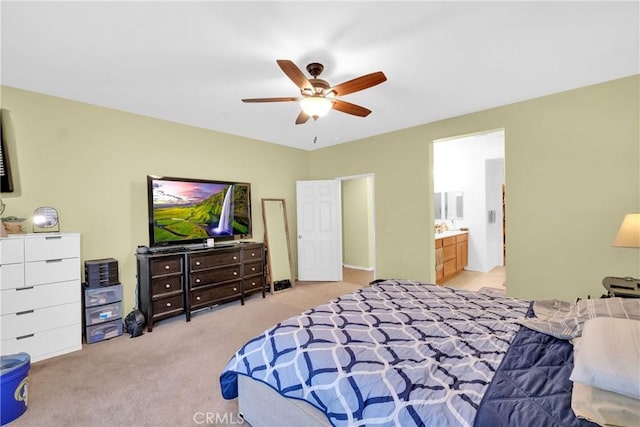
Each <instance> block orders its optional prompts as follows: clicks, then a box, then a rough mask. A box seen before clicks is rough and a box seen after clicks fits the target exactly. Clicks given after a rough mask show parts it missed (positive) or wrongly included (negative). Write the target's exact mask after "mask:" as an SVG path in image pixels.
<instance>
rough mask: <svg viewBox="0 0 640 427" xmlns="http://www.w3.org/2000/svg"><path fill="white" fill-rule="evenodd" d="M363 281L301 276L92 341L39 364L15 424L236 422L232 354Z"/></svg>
mask: <svg viewBox="0 0 640 427" xmlns="http://www.w3.org/2000/svg"><path fill="white" fill-rule="evenodd" d="M364 284H366V283H359V284H358V283H347V282H334V283H316V282H306V283H305V282H302V283H300V284H299V285H297V286H296V287H295V288H293V289H291V290H286V291H282V292H279V293H277V294H275V295H267V298H266V299H262V297H261V295H259V294H254V295H253V296H251V297H250V298H249V299H248V300H247V301H246V304H245V305H244V306H241V305H240V302H232V303H229V304H226V305H223V306H221V307H219V308H216V309H213V310H210V311H209V310H207V311H201V312H198V313H195V314H194V315H193V316H192V319H191V322H189V323H187V322H185V321H184V316H181V317H176V318H173V319H168V320H165V321H161V322H158V323H157V324H156V325H154V328H153V332H151V333H149V332H146V329H145V333H144V335H142V336H140V337H137V338H130V337H129V336H128V335H123V336H121V337H117V338H114V339H111V340H108V341H102V342H99V343H95V344H89V345H86V344H85V345H84V346H83V349H82V350H81V351H78V352H75V353H71V354H67V355H63V356H59V357H56V358H52V359H48V360H44V361H42V362H37V363H34V364H33V365H32V367H31V371H30V384H29V406H28V410H27V412H26V413H25V414H24V415H22V416H21V417H20V418H18V419H17V420H15V421H14V422H12V423H11V424H10V425H11V427H21V426H54V425H55V426H83V427H85V426H191V425H203V424H209V425H211V424H216V425H224V422H222V421H224V420H227V421H228V423H227V424H230V425H237V424H238V422H239V420H238V418H237V411H238V405H237V400H233V401H227V400H224V399H223V398H222V396H221V394H220V385H219V376H220V373H221V372H222V369H223V368H224V366H225V365H226V364H227V362H228V361H229V359H230V358H231V356H232V355H233V353H234V352H235V351H236V350H237V349H238V348H239V347H240V346H242V345H243V344H244V343H245V342H246V341H247V340H249V339H251V338H253V337H254V336H256V335H258V334H259V333H261V332H262V331H264V330H265V329H266V328H268V327H270V326H271V325H273V324H275V323H277V322H278V321H281V320H284V319H286V318H288V317H291V316H293V315H295V314H297V313H299V312H301V311H304V310H305V309H307V308H310V307H313V306H316V305H318V304H322V303H324V302H326V301H328V300H330V299H333V298H335V297H337V296H340V295H344V294H347V293H350V292H353V291H354V290H356V289H358V288H360V287H361V286H362V285H364ZM205 417H209V420H210V422H208V423H205V421H206V418H205ZM214 421H217V422H214Z"/></svg>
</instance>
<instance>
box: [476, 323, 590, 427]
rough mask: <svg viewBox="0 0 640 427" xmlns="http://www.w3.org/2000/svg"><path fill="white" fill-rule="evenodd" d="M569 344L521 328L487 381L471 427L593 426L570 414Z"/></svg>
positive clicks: (571, 351) (571, 361)
mask: <svg viewBox="0 0 640 427" xmlns="http://www.w3.org/2000/svg"><path fill="white" fill-rule="evenodd" d="M572 369H573V345H572V344H571V343H570V342H569V341H567V340H561V339H558V338H555V337H553V336H551V335H546V334H543V333H540V332H536V331H533V330H531V329H527V328H525V327H522V328H521V329H520V331H518V333H517V334H516V336H515V338H514V339H513V342H512V343H511V346H510V347H509V350H508V351H507V354H506V355H505V357H504V359H503V361H502V363H501V364H500V367H499V368H498V370H497V371H496V373H495V374H494V376H493V380H492V382H491V384H490V385H489V387H488V389H487V391H486V393H485V395H484V398H483V399H482V402H481V403H480V407H479V408H478V411H477V413H476V418H475V421H474V426H476V427H486V426H491V427H501V426H502V427H512V426H545V427H551V426H558V427H591V426H597V424H594V423H592V422H590V421H587V420H582V419H579V418H577V417H576V416H575V415H574V414H573V411H572V410H571V389H572V387H573V386H572V382H571V381H570V380H569V375H571V370H572Z"/></svg>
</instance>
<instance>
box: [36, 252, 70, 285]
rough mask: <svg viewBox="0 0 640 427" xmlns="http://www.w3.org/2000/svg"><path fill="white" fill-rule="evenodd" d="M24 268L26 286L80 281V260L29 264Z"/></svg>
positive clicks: (57, 260) (63, 259)
mask: <svg viewBox="0 0 640 427" xmlns="http://www.w3.org/2000/svg"><path fill="white" fill-rule="evenodd" d="M24 268H25V271H24V283H25V286H34V285H41V284H44V283H55V282H64V281H66V280H80V258H62V259H52V260H48V261H34V262H27V263H26V264H25V267H24Z"/></svg>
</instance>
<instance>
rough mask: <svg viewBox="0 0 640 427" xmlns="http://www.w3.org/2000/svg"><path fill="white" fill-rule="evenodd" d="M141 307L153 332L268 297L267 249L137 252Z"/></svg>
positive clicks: (260, 246) (252, 245) (258, 245)
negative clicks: (249, 298)
mask: <svg viewBox="0 0 640 427" xmlns="http://www.w3.org/2000/svg"><path fill="white" fill-rule="evenodd" d="M137 274H138V308H139V309H140V311H142V312H143V313H144V315H145V317H146V320H147V330H148V331H149V332H151V331H152V330H153V325H154V323H155V322H156V321H158V320H162V319H166V318H168V317H173V316H177V315H181V314H185V317H186V320H187V321H189V320H191V313H192V312H194V311H196V310H200V309H203V308H207V307H212V306H215V305H218V304H221V303H225V302H229V301H234V300H238V299H239V300H240V302H241V304H243V305H244V299H245V296H246V295H249V294H252V293H254V292H261V293H262V297H263V298H264V297H265V290H264V287H265V277H264V245H263V244H262V243H253V242H249V243H238V244H234V245H232V246H224V247H213V248H202V249H193V250H186V249H185V250H173V251H171V252H155V253H146V254H137Z"/></svg>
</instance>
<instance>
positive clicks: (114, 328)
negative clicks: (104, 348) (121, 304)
mask: <svg viewBox="0 0 640 427" xmlns="http://www.w3.org/2000/svg"><path fill="white" fill-rule="evenodd" d="M86 332H87V344H93V343H94V342H98V341H102V340H108V339H109V338H115V337H119V336H120V335H122V320H121V319H117V320H112V321H111V322H105V323H99V324H97V325H93V326H87V331H86Z"/></svg>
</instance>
